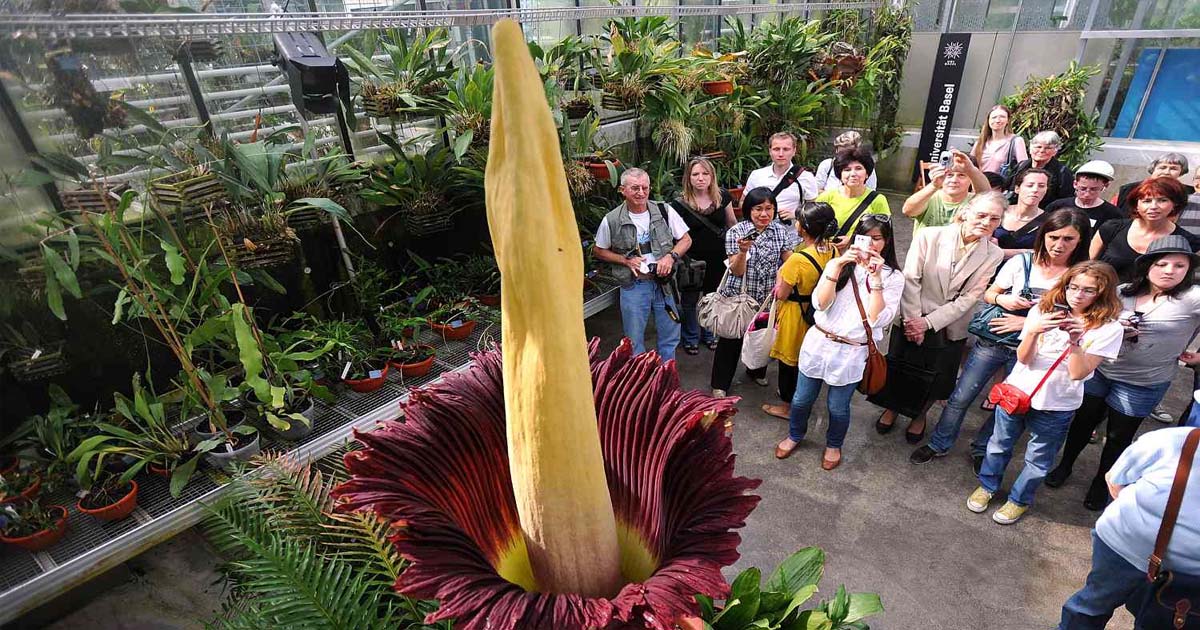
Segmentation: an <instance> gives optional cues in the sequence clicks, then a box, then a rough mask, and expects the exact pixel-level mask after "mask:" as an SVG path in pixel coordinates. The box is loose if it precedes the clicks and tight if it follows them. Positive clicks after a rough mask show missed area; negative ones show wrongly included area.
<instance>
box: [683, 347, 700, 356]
mask: <svg viewBox="0 0 1200 630" xmlns="http://www.w3.org/2000/svg"><path fill="white" fill-rule="evenodd" d="M683 351H684V352H686V353H688V354H700V346H684V347H683Z"/></svg>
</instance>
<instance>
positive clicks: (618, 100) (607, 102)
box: [600, 90, 636, 112]
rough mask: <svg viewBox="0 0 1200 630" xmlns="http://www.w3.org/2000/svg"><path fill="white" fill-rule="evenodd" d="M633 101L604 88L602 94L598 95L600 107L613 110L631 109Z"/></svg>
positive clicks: (633, 104)
mask: <svg viewBox="0 0 1200 630" xmlns="http://www.w3.org/2000/svg"><path fill="white" fill-rule="evenodd" d="M635 106H636V104H635V103H632V102H630V101H629V100H627V99H626V98H625V97H624V96H621V95H619V94H615V93H613V92H609V91H607V90H605V92H604V94H601V95H600V107H603V108H604V109H611V110H612V111H614V112H625V111H629V110H631V109H633V108H634V107H635Z"/></svg>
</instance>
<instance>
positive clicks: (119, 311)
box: [112, 287, 129, 326]
mask: <svg viewBox="0 0 1200 630" xmlns="http://www.w3.org/2000/svg"><path fill="white" fill-rule="evenodd" d="M128 303H129V291H128V289H126V288H125V287H121V290H120V291H119V292H118V293H117V299H116V301H114V302H113V318H112V325H113V326H116V325H117V323H118V322H120V321H121V316H122V315H124V314H125V305H126V304H128Z"/></svg>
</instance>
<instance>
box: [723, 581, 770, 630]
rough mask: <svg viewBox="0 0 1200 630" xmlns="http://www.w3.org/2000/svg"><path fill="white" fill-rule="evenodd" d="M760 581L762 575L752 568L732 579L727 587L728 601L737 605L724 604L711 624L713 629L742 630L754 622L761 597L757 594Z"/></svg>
mask: <svg viewBox="0 0 1200 630" xmlns="http://www.w3.org/2000/svg"><path fill="white" fill-rule="evenodd" d="M761 581H762V573H761V572H760V571H759V570H758V569H756V568H754V567H751V568H749V569H746V570H745V571H742V572H741V574H739V575H738V576H737V577H736V578H734V580H733V584H731V585H730V587H729V599H731V600H734V601H736V602H737V605H736V606H729V605H728V604H726V608H725V610H724V611H722V614H721V616H720V618H719V619H717V620H716V621H715V622H714V623H713V627H714V628H716V629H717V630H742V628H743V627H745V626H746V624H748V623H750V622H751V621H754V619H755V617H757V616H758V604H759V600H760V599H761V596H762V594H761V593H760V592H759V583H760V582H761Z"/></svg>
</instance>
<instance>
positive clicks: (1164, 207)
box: [1090, 177, 1200, 282]
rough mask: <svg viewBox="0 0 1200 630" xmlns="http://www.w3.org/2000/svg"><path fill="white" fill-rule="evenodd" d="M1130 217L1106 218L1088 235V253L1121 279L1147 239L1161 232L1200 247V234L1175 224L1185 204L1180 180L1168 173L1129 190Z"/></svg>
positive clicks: (1128, 273)
mask: <svg viewBox="0 0 1200 630" xmlns="http://www.w3.org/2000/svg"><path fill="white" fill-rule="evenodd" d="M1128 201H1129V206H1130V207H1131V208H1133V214H1132V215H1130V216H1131V218H1129V219H1126V220H1124V221H1106V222H1105V223H1104V225H1101V226H1100V229H1099V230H1097V231H1096V236H1094V237H1092V246H1091V252H1090V253H1091V257H1092V258H1093V259H1096V260H1103V261H1104V262H1106V263H1108V264H1110V265H1112V266H1113V269H1116V270H1117V276H1118V277H1119V278H1121V281H1122V282H1129V281H1131V280H1132V279H1133V276H1134V261H1135V260H1137V257H1138V256H1141V255H1142V254H1144V253H1146V248H1148V247H1150V243H1152V242H1154V241H1156V240H1158V239H1160V238H1162V237H1164V236H1171V235H1175V236H1182V237H1184V238H1186V239H1187V240H1188V243H1189V244H1190V246H1191V248H1192V251H1196V250H1197V249H1200V237H1198V236H1195V235H1193V234H1192V233H1191V232H1188V231H1187V230H1185V229H1183V228H1181V227H1179V226H1178V225H1177V224H1176V223H1175V220H1176V219H1177V218H1178V217H1179V214H1180V213H1182V212H1183V209H1184V208H1185V207H1187V195H1186V194H1185V193H1184V190H1183V184H1180V183H1179V180H1177V179H1172V178H1170V177H1157V178H1151V179H1147V180H1144V181H1142V183H1141V184H1139V185H1138V186H1137V187H1135V188H1134V189H1133V190H1132V191H1130V193H1129V198H1128Z"/></svg>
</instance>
